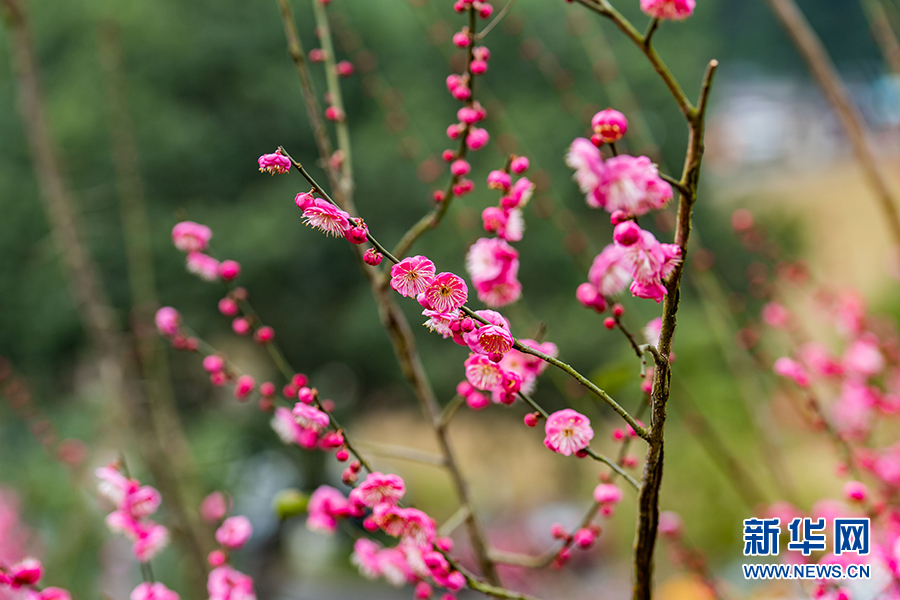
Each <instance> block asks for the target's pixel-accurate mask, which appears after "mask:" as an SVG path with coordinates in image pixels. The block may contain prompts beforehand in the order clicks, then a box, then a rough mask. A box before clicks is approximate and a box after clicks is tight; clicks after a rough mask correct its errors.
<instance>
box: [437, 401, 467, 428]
mask: <svg viewBox="0 0 900 600" xmlns="http://www.w3.org/2000/svg"><path fill="white" fill-rule="evenodd" d="M465 402H466V399H465V398H463V397H462V396H460V395H459V394H456V395H455V396H453V399H451V400H450V402H448V403H447V405H446V406H445V407H444V410H443V411H441V426H442V427H446V426H447V424H448V423H450V419H452V418H453V415H455V414H456V411H457V410H459V409H460V408H461V407H462V405H463V404H465Z"/></svg>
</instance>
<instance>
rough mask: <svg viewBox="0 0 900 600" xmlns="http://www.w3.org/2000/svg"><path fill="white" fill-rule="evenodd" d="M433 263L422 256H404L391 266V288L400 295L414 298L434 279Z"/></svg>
mask: <svg viewBox="0 0 900 600" xmlns="http://www.w3.org/2000/svg"><path fill="white" fill-rule="evenodd" d="M434 275H435V268H434V263H433V262H431V261H430V260H428V259H427V258H425V257H424V256H411V257H409V258H404V259H403V260H401V261H400V262H398V263H397V264H395V265H394V266H393V267H391V288H392V289H393V290H394V291H395V292H397V293H398V294H400V295H401V296H406V297H410V296H411V297H413V298H415V297H416V296H418V295H419V294H421V293H422V292H424V291H425V290H427V289H428V287H429V286H430V285H431V284H432V282H433V281H434Z"/></svg>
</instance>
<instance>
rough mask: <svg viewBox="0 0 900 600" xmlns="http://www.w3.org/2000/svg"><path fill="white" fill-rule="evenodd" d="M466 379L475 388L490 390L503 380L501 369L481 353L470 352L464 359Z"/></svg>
mask: <svg viewBox="0 0 900 600" xmlns="http://www.w3.org/2000/svg"><path fill="white" fill-rule="evenodd" d="M465 367H466V379H467V380H468V381H469V383H471V384H472V385H473V386H474V387H475V389H478V390H483V391H486V392H490V391H493V390H495V389H496V388H497V387H498V386H499V385H500V384H501V383H502V382H503V371H502V370H501V369H500V367H499V366H497V364H496V363H494V362H492V361H491V360H490V359H489V358H488V357H487V356H484V355H483V354H471V355H469V358H467V359H466V363H465Z"/></svg>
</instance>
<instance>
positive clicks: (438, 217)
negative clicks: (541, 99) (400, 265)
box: [394, 6, 477, 256]
mask: <svg viewBox="0 0 900 600" xmlns="http://www.w3.org/2000/svg"><path fill="white" fill-rule="evenodd" d="M475 17H476V15H475V8H474V6H471V7H469V32H470V35H472V36H473V43H471V44H469V50H468V53H467V55H466V74H467V76H468V78H469V81H468V84H469V90H470V91H471V96H469V99H468V100H467V101H466V106H469V107H471V106H472V105H473V104H474V103H475V74H474V73H472V62H473V61H474V60H475V55H474V47H475V44H474V36H476V35H477V32H476V27H475V26H476V18H475ZM471 130H472V125H470V124H466V127H465V129H464V130H463V132H462V133H460V136H459V138H460V141H459V149H458V150H457V151H456V158H457V159H459V160H463V159H465V158H466V155H467V153H468V151H469V146H468V145H467V144H466V139H467V138H468V137H469V132H470V131H471ZM459 180H460V178H459V176H457V175H451V176H450V180H449V181H448V182H447V187H446V188H445V189H444V195H443V198H442V199H441V201H440V202H439V203H438V205H437V206H435V207H434V208H433V209H432V210H431V211H429V212H428V214H426V215H425V216H424V217H422V218H421V219H419V220H418V221H417V222H416V223H415V224H414V225H413V226H412V227H410V228H409V230H408V231H407V232H406V233H405V234H403V237H401V238H400V241H399V242H398V243H397V246H396V247H395V248H394V254H396V255H397V256H405V255H406V253H407V252H409V249H410V248H412V245H413V244H415V243H416V241H417V240H418V239H419V238H420V237H422V236H423V235H424V234H425V232H426V231H429V230H431V229H434V228H435V227H437V226H438V225H440V223H441V221H442V220H443V219H444V215H446V214H447V211H448V210H449V209H450V202H451V201H452V200H453V198H454V196H455V194H454V192H453V188H454V186H456V184H457V183H459Z"/></svg>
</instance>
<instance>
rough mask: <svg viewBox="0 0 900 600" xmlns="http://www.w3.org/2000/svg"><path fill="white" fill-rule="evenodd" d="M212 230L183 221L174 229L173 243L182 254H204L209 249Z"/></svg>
mask: <svg viewBox="0 0 900 600" xmlns="http://www.w3.org/2000/svg"><path fill="white" fill-rule="evenodd" d="M210 239H212V229H210V228H209V227H207V226H206V225H201V224H199V223H194V222H193V221H182V222H181V223H178V224H177V225H175V227H173V228H172V243H173V244H175V247H176V248H178V249H179V250H181V251H182V252H202V251H203V250H206V248H207V247H209V240H210Z"/></svg>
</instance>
